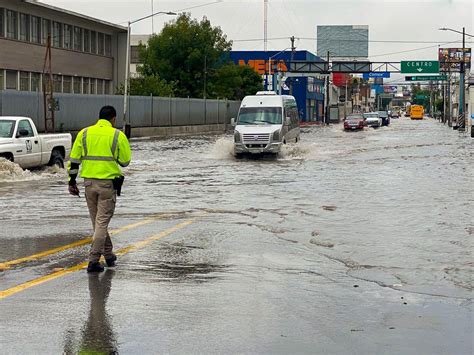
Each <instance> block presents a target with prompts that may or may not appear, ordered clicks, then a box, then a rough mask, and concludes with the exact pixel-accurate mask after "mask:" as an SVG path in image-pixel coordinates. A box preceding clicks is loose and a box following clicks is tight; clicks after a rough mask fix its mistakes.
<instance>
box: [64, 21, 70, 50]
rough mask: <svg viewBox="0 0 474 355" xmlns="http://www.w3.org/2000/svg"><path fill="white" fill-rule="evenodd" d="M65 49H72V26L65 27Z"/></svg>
mask: <svg viewBox="0 0 474 355" xmlns="http://www.w3.org/2000/svg"><path fill="white" fill-rule="evenodd" d="M64 48H66V49H72V26H71V25H64Z"/></svg>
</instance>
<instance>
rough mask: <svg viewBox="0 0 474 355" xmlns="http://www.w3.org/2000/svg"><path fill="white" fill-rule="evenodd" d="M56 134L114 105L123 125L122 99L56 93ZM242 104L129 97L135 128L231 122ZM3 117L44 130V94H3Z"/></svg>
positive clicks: (87, 121)
mask: <svg viewBox="0 0 474 355" xmlns="http://www.w3.org/2000/svg"><path fill="white" fill-rule="evenodd" d="M54 97H55V99H56V100H57V102H58V108H57V111H56V112H55V126H56V131H58V132H61V131H78V130H80V129H82V128H84V127H87V126H89V125H91V124H94V123H95V122H96V120H97V118H98V114H99V110H100V108H101V107H102V106H104V105H112V106H114V107H115V109H116V110H117V126H118V127H121V126H122V125H123V121H122V119H123V96H119V95H79V94H55V95H54ZM239 105H240V102H239V101H229V100H203V99H183V98H174V97H152V96H149V97H147V96H130V101H129V105H128V117H129V118H130V124H131V125H132V127H133V128H136V127H175V126H196V125H211V124H224V123H227V124H229V123H230V119H231V117H236V115H237V112H238V110H239ZM0 116H27V117H31V118H32V119H33V121H34V122H35V124H36V126H37V127H38V130H39V131H44V111H43V94H42V93H40V92H38V93H36V92H35V93H33V92H21V91H0Z"/></svg>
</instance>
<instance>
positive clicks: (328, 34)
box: [316, 25, 369, 58]
mask: <svg viewBox="0 0 474 355" xmlns="http://www.w3.org/2000/svg"><path fill="white" fill-rule="evenodd" d="M316 47H317V53H316V54H317V55H319V56H320V57H322V58H326V57H327V55H328V52H329V56H330V57H361V58H367V57H368V56H369V26H367V25H361V26H357V25H349V26H339V25H337V26H318V27H317V46H316Z"/></svg>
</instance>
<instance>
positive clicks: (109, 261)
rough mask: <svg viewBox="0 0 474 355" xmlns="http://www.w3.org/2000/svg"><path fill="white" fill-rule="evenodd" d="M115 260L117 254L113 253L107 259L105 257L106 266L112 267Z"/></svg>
mask: <svg viewBox="0 0 474 355" xmlns="http://www.w3.org/2000/svg"><path fill="white" fill-rule="evenodd" d="M115 261H117V255H115V254H113V255H112V256H111V257H110V258H109V259H105V262H106V263H107V266H108V267H114V266H115V265H116V264H115Z"/></svg>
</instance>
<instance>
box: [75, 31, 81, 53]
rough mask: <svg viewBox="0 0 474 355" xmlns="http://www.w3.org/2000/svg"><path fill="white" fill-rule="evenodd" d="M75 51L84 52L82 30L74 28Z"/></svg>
mask: <svg viewBox="0 0 474 355" xmlns="http://www.w3.org/2000/svg"><path fill="white" fill-rule="evenodd" d="M74 50H76V51H82V28H80V27H74Z"/></svg>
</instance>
